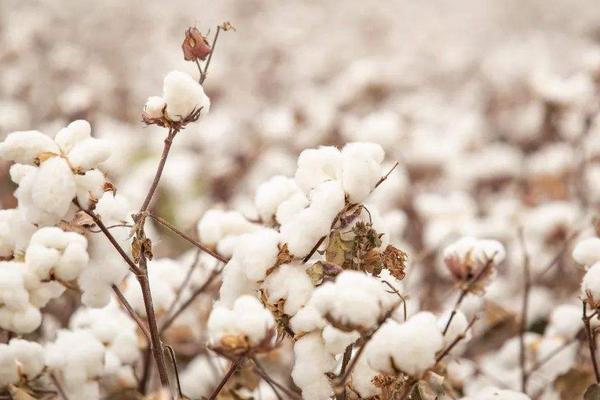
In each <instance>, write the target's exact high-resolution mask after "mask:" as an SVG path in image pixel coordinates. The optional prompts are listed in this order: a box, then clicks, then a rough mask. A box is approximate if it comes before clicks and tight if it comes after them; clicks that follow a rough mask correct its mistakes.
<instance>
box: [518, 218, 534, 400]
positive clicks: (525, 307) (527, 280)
mask: <svg viewBox="0 0 600 400" xmlns="http://www.w3.org/2000/svg"><path fill="white" fill-rule="evenodd" d="M518 235H519V242H520V243H521V248H522V251H523V275H524V276H523V301H522V303H521V320H520V321H519V366H520V369H521V391H522V392H523V393H525V394H527V380H528V378H529V375H528V374H527V371H526V369H525V368H526V364H527V352H526V348H525V332H526V330H527V314H528V311H529V292H530V290H531V276H530V272H529V253H528V252H527V246H526V245H525V237H524V235H523V229H519V233H518Z"/></svg>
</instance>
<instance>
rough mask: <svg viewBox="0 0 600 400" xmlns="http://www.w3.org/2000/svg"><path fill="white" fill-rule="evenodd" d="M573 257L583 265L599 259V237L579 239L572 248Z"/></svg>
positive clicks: (588, 264)
mask: <svg viewBox="0 0 600 400" xmlns="http://www.w3.org/2000/svg"><path fill="white" fill-rule="evenodd" d="M572 254H573V259H574V260H575V261H576V262H577V263H579V264H581V265H585V266H590V265H592V264H594V263H596V262H598V261H600V238H597V237H590V238H587V239H583V240H580V241H579V242H577V245H576V246H575V248H574V249H573V253H572Z"/></svg>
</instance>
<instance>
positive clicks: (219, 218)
mask: <svg viewBox="0 0 600 400" xmlns="http://www.w3.org/2000/svg"><path fill="white" fill-rule="evenodd" d="M257 229H259V225H256V224H253V223H251V222H249V221H248V220H247V219H246V218H244V216H243V215H242V214H240V213H238V212H236V211H223V210H218V209H212V210H208V211H207V212H206V213H205V214H204V215H203V216H202V219H201V220H200V222H198V236H200V240H202V243H204V244H206V245H208V246H212V247H215V248H216V250H217V251H218V252H219V253H220V254H222V255H224V256H226V257H231V254H232V253H233V249H234V248H235V246H236V244H237V240H238V238H239V236H240V235H242V234H244V233H249V232H253V231H255V230H257Z"/></svg>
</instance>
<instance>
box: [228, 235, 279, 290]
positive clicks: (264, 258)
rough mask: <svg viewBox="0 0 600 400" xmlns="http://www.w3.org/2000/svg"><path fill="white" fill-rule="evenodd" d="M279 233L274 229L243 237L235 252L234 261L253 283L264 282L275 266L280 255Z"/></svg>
mask: <svg viewBox="0 0 600 400" xmlns="http://www.w3.org/2000/svg"><path fill="white" fill-rule="evenodd" d="M279 240H280V237H279V233H278V232H277V231H275V230H272V229H261V230H258V231H256V232H252V233H247V234H245V235H242V236H241V237H240V239H239V241H238V244H237V246H236V247H235V249H234V250H233V257H232V258H234V259H236V260H238V262H239V263H240V264H241V266H242V270H243V271H244V273H245V274H246V276H247V277H248V279H249V280H251V281H256V282H259V281H262V280H264V279H265V277H266V276H267V270H269V269H270V268H271V267H273V266H275V262H276V261H277V255H278V254H279V247H278V244H279Z"/></svg>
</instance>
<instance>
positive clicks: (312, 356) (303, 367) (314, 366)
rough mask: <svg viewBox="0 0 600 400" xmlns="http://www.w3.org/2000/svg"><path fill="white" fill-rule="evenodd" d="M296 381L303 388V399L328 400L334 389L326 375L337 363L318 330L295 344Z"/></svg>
mask: <svg viewBox="0 0 600 400" xmlns="http://www.w3.org/2000/svg"><path fill="white" fill-rule="evenodd" d="M294 357H295V358H294V369H293V370H292V378H293V379H294V383H295V384H296V385H298V387H300V388H301V389H302V398H303V399H314V400H327V399H329V398H330V397H331V396H332V394H333V390H332V388H331V385H330V383H329V379H327V376H326V375H325V373H326V372H328V371H331V370H332V369H333V368H334V367H335V365H336V361H335V358H334V357H333V356H332V355H331V354H330V353H329V352H328V351H327V350H326V349H325V342H324V341H323V339H322V337H321V335H320V334H319V333H318V332H313V333H310V334H307V335H305V336H302V337H301V338H300V339H298V341H296V343H295V344H294Z"/></svg>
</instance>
